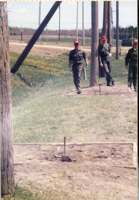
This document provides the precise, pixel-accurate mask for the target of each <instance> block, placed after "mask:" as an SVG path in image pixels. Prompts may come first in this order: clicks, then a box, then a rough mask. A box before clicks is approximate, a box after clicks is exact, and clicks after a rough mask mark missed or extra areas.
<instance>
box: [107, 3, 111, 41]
mask: <svg viewBox="0 0 139 200" xmlns="http://www.w3.org/2000/svg"><path fill="white" fill-rule="evenodd" d="M107 42H108V43H110V44H111V1H108V40H107Z"/></svg>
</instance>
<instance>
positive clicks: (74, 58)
mask: <svg viewBox="0 0 139 200" xmlns="http://www.w3.org/2000/svg"><path fill="white" fill-rule="evenodd" d="M74 46H75V49H73V50H72V51H70V53H69V71H72V72H73V79H74V85H75V87H76V89H77V94H80V93H81V75H82V70H83V59H84V60H85V62H86V66H87V65H88V60H87V57H86V53H85V52H84V51H83V50H80V49H79V47H80V41H79V40H75V41H74ZM71 64H73V65H72V68H71Z"/></svg>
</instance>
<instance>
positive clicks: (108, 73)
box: [102, 59, 113, 84]
mask: <svg viewBox="0 0 139 200" xmlns="http://www.w3.org/2000/svg"><path fill="white" fill-rule="evenodd" d="M102 63H103V70H104V72H105V74H106V81H107V84H110V82H112V80H113V78H112V76H111V64H110V59H103V61H102Z"/></svg>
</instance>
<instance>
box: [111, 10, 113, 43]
mask: <svg viewBox="0 0 139 200" xmlns="http://www.w3.org/2000/svg"><path fill="white" fill-rule="evenodd" d="M111 23H112V45H113V10H112V7H111Z"/></svg>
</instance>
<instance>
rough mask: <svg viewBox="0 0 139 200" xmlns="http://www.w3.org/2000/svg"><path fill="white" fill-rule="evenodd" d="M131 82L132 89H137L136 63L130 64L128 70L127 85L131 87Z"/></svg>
mask: <svg viewBox="0 0 139 200" xmlns="http://www.w3.org/2000/svg"><path fill="white" fill-rule="evenodd" d="M132 82H133V86H134V89H135V90H136V89H137V64H135V65H130V64H129V70H128V87H130V88H131V86H132Z"/></svg>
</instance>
